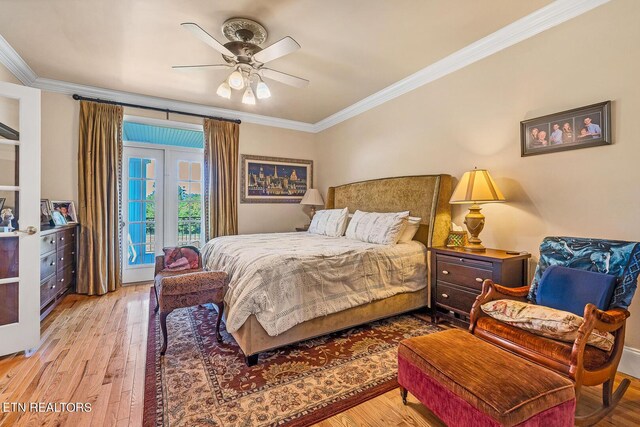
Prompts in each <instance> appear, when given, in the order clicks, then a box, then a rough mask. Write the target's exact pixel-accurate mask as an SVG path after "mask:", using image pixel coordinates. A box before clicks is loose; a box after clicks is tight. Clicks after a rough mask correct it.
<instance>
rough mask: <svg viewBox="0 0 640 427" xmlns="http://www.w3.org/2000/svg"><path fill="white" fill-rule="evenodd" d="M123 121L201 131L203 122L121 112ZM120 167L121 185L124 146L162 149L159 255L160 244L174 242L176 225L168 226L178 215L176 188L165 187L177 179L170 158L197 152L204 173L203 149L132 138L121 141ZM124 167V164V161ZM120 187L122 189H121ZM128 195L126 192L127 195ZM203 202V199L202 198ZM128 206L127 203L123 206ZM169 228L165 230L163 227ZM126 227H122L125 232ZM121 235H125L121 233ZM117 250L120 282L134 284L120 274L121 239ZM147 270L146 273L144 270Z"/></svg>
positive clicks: (192, 154)
mask: <svg viewBox="0 0 640 427" xmlns="http://www.w3.org/2000/svg"><path fill="white" fill-rule="evenodd" d="M123 121H127V122H133V123H140V124H147V125H153V126H163V127H170V128H176V129H187V130H196V131H202V130H203V126H202V125H199V124H194V123H185V122H178V121H173V120H164V119H153V118H149V117H139V116H132V115H125V116H124V120H123ZM123 147H124V150H123V170H122V182H123V186H124V183H125V179H126V178H127V176H128V169H127V171H125V170H124V165H125V164H126V163H127V162H125V161H124V151H125V150H126V149H127V148H130V149H142V150H146V149H151V150H158V151H162V152H163V153H164V164H163V167H162V168H163V174H164V176H163V182H162V185H163V192H162V193H163V195H162V198H163V209H162V218H163V222H162V228H163V230H162V233H163V241H160V239H158V234H157V230H158V229H157V228H156V255H162V248H163V247H164V246H170V245H175V244H176V242H177V229H176V230H175V231H174V230H173V229H172V227H173V226H174V225H177V215H178V204H177V192H176V191H171V190H170V189H168V188H167V186H166V185H165V184H166V183H167V182H177V181H178V179H177V170H173V169H172V168H171V167H170V165H171V164H172V162H175V160H176V158H178V157H179V155H180V154H184V155H186V156H188V157H189V158H185V159H184V160H190V159H191V158H192V157H195V156H199V157H200V159H202V161H203V173H204V150H203V149H201V148H190V147H179V146H175V145H164V144H150V143H145V142H134V141H124V142H123ZM126 166H127V168H128V164H127V165H126ZM202 188H203V190H204V180H203V186H202ZM123 191H125V190H124V189H123ZM127 197H128V196H127ZM203 203H204V201H203ZM122 204H123V215H126V214H127V213H128V211H127V212H125V210H124V209H125V205H128V203H125V200H123V203H122ZM127 209H128V206H127ZM203 212H204V206H203ZM124 218H125V219H126V218H127V216H124ZM172 218H175V221H173V223H171V219H172ZM157 223H158V213H157V212H156V224H157ZM167 230H169V231H167ZM202 230H203V231H204V214H203V215H202ZM126 231H127V230H126V229H125V232H126ZM123 235H126V234H124V233H123ZM203 238H204V232H203ZM121 246H122V248H121V250H122V254H123V256H122V259H123V262H122V265H123V277H122V279H123V280H122V283H123V286H128V285H132V284H135V283H136V282H132V281H126V282H125V275H124V269H125V268H126V267H127V257H125V254H127V245H126V244H125V241H124V239H123V242H121ZM147 274H148V273H147ZM152 279H153V274H151V275H150V276H147V277H146V278H143V279H142V280H141V281H149V280H152Z"/></svg>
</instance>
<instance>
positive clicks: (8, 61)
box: [0, 34, 38, 86]
mask: <svg viewBox="0 0 640 427" xmlns="http://www.w3.org/2000/svg"><path fill="white" fill-rule="evenodd" d="M0 62H1V63H2V64H4V66H5V67H7V69H8V70H9V71H11V73H12V74H13V75H14V76H16V78H17V79H18V80H20V81H21V82H22V84H24V85H25V86H31V84H32V83H33V82H34V81H35V80H36V78H38V76H37V75H36V73H34V72H33V70H32V69H31V67H29V64H27V63H26V62H25V61H24V59H22V57H21V56H20V55H18V52H16V51H15V49H14V48H13V47H12V46H11V45H10V44H9V42H8V41H7V40H6V39H5V38H4V37H2V35H1V34H0Z"/></svg>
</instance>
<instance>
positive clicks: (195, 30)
mask: <svg viewBox="0 0 640 427" xmlns="http://www.w3.org/2000/svg"><path fill="white" fill-rule="evenodd" d="M180 25H182V28H185V29H187V30H189V31H190V32H191V34H193V35H194V36H196V37H197V38H199V39H200V40H202V41H203V42H205V43H206V44H208V45H209V46H211V47H212V48H214V49H215V50H217V51H218V52H220V53H221V54H223V55H226V56H230V57H232V58H233V57H235V55H234V54H233V52H231V51H230V50H229V49H227V48H226V47H224V45H223V44H222V43H220V42H219V41H218V40H216V39H214V38H213V36H212V35H211V34H209V33H207V32H206V31H205V30H203V29H202V27H200V26H199V25H198V24H194V23H193V22H183V23H182V24H180Z"/></svg>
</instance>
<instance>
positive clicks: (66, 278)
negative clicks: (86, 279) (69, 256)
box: [56, 265, 75, 293]
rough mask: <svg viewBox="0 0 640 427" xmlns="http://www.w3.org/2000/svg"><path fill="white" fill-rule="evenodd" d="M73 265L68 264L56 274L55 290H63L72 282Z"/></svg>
mask: <svg viewBox="0 0 640 427" xmlns="http://www.w3.org/2000/svg"><path fill="white" fill-rule="evenodd" d="M74 268H75V267H74V266H72V265H70V266H68V267H66V268H65V269H64V270H62V271H59V272H58V273H57V274H56V281H57V283H56V292H57V293H61V292H64V291H65V290H66V289H67V288H68V287H70V286H71V285H72V284H73V275H74Z"/></svg>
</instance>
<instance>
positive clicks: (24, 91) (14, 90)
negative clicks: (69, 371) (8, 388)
mask: <svg viewBox="0 0 640 427" xmlns="http://www.w3.org/2000/svg"><path fill="white" fill-rule="evenodd" d="M0 96H1V97H4V98H11V99H16V100H18V102H19V107H18V120H19V124H18V131H19V132H20V138H19V142H17V143H14V142H7V141H6V140H2V144H3V145H17V146H18V147H19V156H18V167H19V171H18V182H17V184H18V185H17V186H0V191H9V192H10V191H16V192H18V199H17V201H18V206H19V208H20V210H19V218H18V229H19V230H26V229H27V227H35V229H36V232H35V233H34V234H27V233H23V232H17V231H13V232H10V233H0V239H3V238H15V237H16V236H18V244H19V249H18V260H19V267H18V277H16V278H5V279H0V284H2V285H4V284H7V283H15V282H17V283H18V322H16V323H10V324H7V325H2V326H0V355H6V354H11V353H15V352H18V351H25V352H27V353H30V351H32V350H35V349H36V348H37V347H38V345H39V342H40V232H39V231H40V173H41V169H40V135H41V129H40V126H41V117H40V90H39V89H34V88H31V87H26V86H22V85H17V84H13V83H6V82H0ZM0 286H1V285H0Z"/></svg>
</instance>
